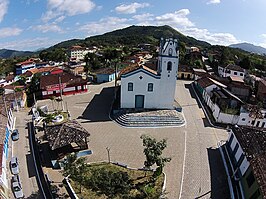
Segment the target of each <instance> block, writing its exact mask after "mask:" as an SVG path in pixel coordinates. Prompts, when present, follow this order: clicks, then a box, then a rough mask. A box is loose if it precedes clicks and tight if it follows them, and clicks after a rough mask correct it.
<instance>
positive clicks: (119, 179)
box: [87, 168, 132, 198]
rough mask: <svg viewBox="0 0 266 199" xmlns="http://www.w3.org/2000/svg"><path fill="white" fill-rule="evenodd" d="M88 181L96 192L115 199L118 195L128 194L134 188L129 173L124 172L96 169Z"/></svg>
mask: <svg viewBox="0 0 266 199" xmlns="http://www.w3.org/2000/svg"><path fill="white" fill-rule="evenodd" d="M91 172H92V174H93V175H91V177H90V178H89V179H88V183H87V184H88V185H89V187H90V188H92V189H93V190H95V191H100V192H101V193H103V194H105V195H106V196H108V198H113V197H114V196H115V195H117V194H128V193H129V191H130V189H131V187H132V180H131V179H130V177H129V175H128V173H126V172H122V171H113V170H107V169H104V168H101V169H94V170H93V171H91Z"/></svg>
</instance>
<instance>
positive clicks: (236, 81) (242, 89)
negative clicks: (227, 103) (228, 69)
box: [228, 76, 251, 101]
mask: <svg viewBox="0 0 266 199" xmlns="http://www.w3.org/2000/svg"><path fill="white" fill-rule="evenodd" d="M229 79H230V81H229V82H228V89H229V90H230V91H231V92H232V93H233V94H234V95H236V96H238V97H239V98H240V99H242V100H245V101H246V100H248V99H249V97H250V95H251V87H250V86H248V85H246V84H245V83H244V80H243V79H242V78H241V77H237V76H230V77H229Z"/></svg>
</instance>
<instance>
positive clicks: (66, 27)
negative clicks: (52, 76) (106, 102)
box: [0, 0, 266, 50]
mask: <svg viewBox="0 0 266 199" xmlns="http://www.w3.org/2000/svg"><path fill="white" fill-rule="evenodd" d="M131 25H153V26H160V25H170V26H171V27H173V28H175V29H176V30H178V31H179V32H181V33H183V34H184V35H188V36H192V37H194V38H196V39H199V40H203V41H207V42H209V43H211V44H219V45H230V44H235V43H240V42H249V43H252V44H255V45H260V46H262V47H265V48H266V0H167V1H163V0H145V1H141V0H139V1H137V0H136V1H127V0H125V1H124V0H112V1H110V0H0V49H2V48H7V49H14V50H38V49H41V48H46V47H49V46H52V45H54V44H56V43H59V42H61V41H65V40H69V39H74V38H76V39H84V38H86V37H89V36H93V35H98V34H102V33H105V32H110V31H113V30H116V29H121V28H125V27H128V26H131Z"/></svg>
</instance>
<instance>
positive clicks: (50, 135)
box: [45, 120, 90, 150]
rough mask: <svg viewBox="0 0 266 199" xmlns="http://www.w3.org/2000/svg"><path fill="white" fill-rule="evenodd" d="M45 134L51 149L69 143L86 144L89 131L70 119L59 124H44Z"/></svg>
mask: <svg viewBox="0 0 266 199" xmlns="http://www.w3.org/2000/svg"><path fill="white" fill-rule="evenodd" d="M45 134H46V137H47V140H48V142H49V145H50V147H51V149H52V150H55V149H58V148H61V147H64V146H67V145H69V144H71V143H76V144H77V145H79V146H80V145H81V146H84V144H85V145H86V146H87V137H89V136H90V133H89V132H88V131H87V130H86V129H84V128H83V127H82V126H81V125H80V124H79V123H78V122H77V121H76V120H71V121H68V122H65V123H63V124H60V125H54V126H46V128H45Z"/></svg>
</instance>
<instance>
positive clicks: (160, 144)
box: [140, 135, 171, 175]
mask: <svg viewBox="0 0 266 199" xmlns="http://www.w3.org/2000/svg"><path fill="white" fill-rule="evenodd" d="M140 138H141V139H142V141H143V146H144V147H145V148H144V150H143V153H144V154H145V156H146V160H145V161H144V165H145V167H146V168H148V169H150V167H151V166H152V165H154V164H156V165H157V170H158V171H159V175H160V174H161V173H162V170H163V167H164V166H165V163H166V162H170V161H171V158H165V157H162V153H163V150H164V149H165V148H166V147H167V143H166V139H162V140H160V141H157V140H156V139H155V138H152V137H150V136H148V135H141V136H140Z"/></svg>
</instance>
